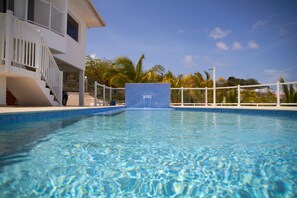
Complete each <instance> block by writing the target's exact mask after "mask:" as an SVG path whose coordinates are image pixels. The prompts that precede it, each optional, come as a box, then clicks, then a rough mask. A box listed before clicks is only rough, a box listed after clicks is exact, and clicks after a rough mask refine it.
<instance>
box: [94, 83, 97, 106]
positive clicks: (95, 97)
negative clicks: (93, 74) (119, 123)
mask: <svg viewBox="0 0 297 198" xmlns="http://www.w3.org/2000/svg"><path fill="white" fill-rule="evenodd" d="M94 106H97V81H95V82H94Z"/></svg>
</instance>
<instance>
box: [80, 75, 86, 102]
mask: <svg viewBox="0 0 297 198" xmlns="http://www.w3.org/2000/svg"><path fill="white" fill-rule="evenodd" d="M84 86H85V71H84V70H80V71H79V106H81V107H82V106H84V98H85V96H84V90H85V88H84Z"/></svg>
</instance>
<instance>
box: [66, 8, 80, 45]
mask: <svg viewBox="0 0 297 198" xmlns="http://www.w3.org/2000/svg"><path fill="white" fill-rule="evenodd" d="M67 34H68V35H69V36H70V37H71V38H73V39H74V40H76V41H77V42H78V23H77V22H76V21H75V20H74V19H73V18H72V17H71V16H70V15H69V14H68V16H67Z"/></svg>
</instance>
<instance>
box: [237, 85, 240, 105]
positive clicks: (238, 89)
mask: <svg viewBox="0 0 297 198" xmlns="http://www.w3.org/2000/svg"><path fill="white" fill-rule="evenodd" d="M237 106H240V85H237Z"/></svg>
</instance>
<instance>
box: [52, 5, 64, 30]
mask: <svg viewBox="0 0 297 198" xmlns="http://www.w3.org/2000/svg"><path fill="white" fill-rule="evenodd" d="M51 30H53V31H54V32H57V33H59V34H63V13H62V11H60V10H59V9H58V8H56V7H55V6H52V12H51Z"/></svg>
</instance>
